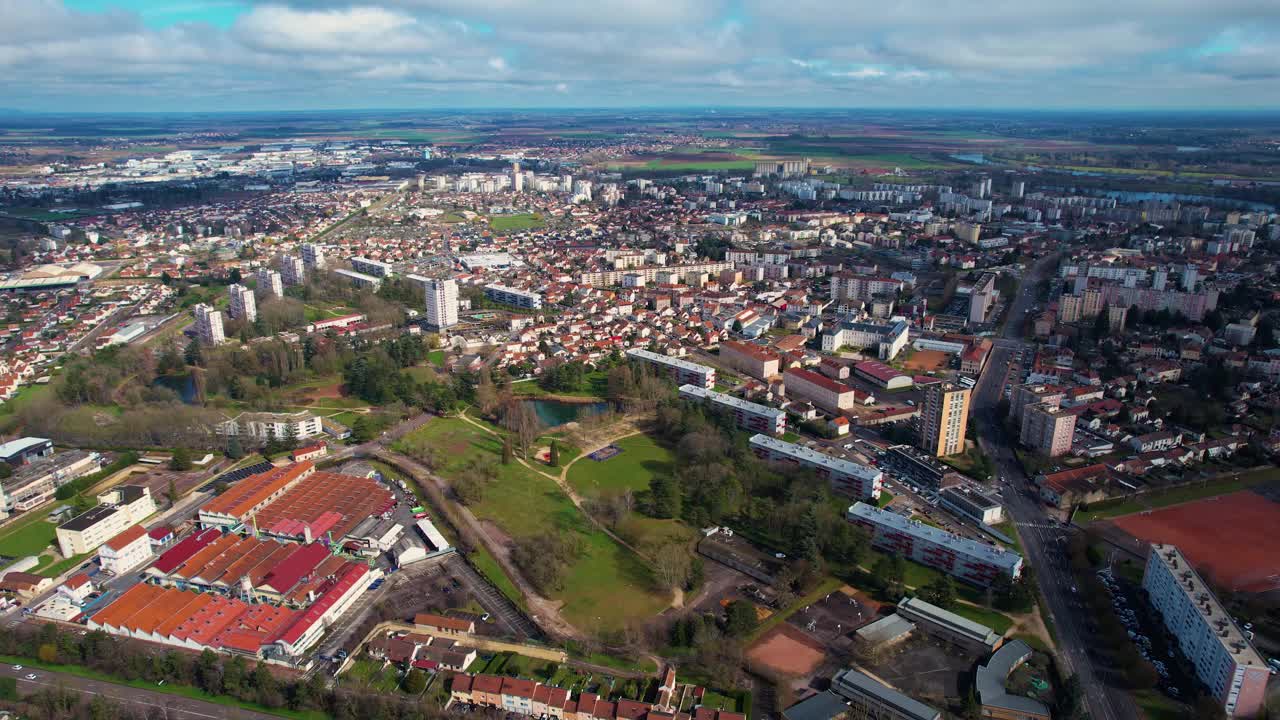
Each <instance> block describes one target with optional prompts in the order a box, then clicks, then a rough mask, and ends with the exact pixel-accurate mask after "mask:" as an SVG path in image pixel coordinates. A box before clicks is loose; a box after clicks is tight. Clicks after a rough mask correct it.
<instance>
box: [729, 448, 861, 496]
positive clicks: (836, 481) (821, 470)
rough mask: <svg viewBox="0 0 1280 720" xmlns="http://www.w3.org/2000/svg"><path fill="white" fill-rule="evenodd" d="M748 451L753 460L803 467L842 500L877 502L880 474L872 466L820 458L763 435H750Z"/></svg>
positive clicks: (812, 452)
mask: <svg viewBox="0 0 1280 720" xmlns="http://www.w3.org/2000/svg"><path fill="white" fill-rule="evenodd" d="M750 443H751V451H752V452H753V453H755V455H756V457H758V458H760V459H762V460H767V461H769V462H776V463H789V464H793V465H799V466H800V467H803V468H807V469H809V470H811V471H813V473H814V474H815V475H816V476H818V477H819V478H821V479H824V480H826V481H828V482H830V483H831V489H832V490H833V491H834V492H836V493H837V494H840V495H844V496H846V497H853V498H860V499H869V500H872V501H874V500H877V499H879V497H880V489H881V485H882V483H883V481H884V473H882V472H880V471H879V470H877V469H876V468H874V467H870V466H868V465H863V464H861V463H856V462H853V461H852V460H845V459H843V458H836V457H831V456H830V455H824V454H823V453H820V452H817V451H816V450H810V449H809V448H807V447H804V446H803V445H796V444H795V443H789V442H784V441H782V440H779V439H777V438H774V437H770V436H768V435H764V434H757V435H752V436H751V441H750Z"/></svg>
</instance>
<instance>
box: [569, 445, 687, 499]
mask: <svg viewBox="0 0 1280 720" xmlns="http://www.w3.org/2000/svg"><path fill="white" fill-rule="evenodd" d="M614 444H615V445H617V446H618V448H619V449H621V450H622V452H621V453H620V454H618V455H615V456H613V457H611V458H609V459H608V460H605V461H603V462H596V461H595V460H592V459H591V458H585V457H584V458H582V459H581V460H579V461H578V462H576V463H574V464H573V467H571V468H569V475H568V480H569V484H570V485H572V486H573V489H574V490H577V491H578V492H579V493H581V494H582V495H583V496H585V497H593V498H598V497H607V496H609V495H617V494H619V493H622V492H624V491H626V490H630V491H632V492H639V491H641V490H648V489H649V481H650V480H652V479H653V478H654V477H655V476H657V475H670V474H671V473H672V472H674V471H675V456H674V455H673V454H672V452H671V451H670V450H668V449H667V448H665V447H663V446H661V445H659V444H658V443H657V441H655V440H654V439H653V438H651V437H649V436H648V435H632V436H631V437H625V438H622V439H621V440H619V441H617V442H616V443H614Z"/></svg>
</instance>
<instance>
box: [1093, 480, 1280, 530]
mask: <svg viewBox="0 0 1280 720" xmlns="http://www.w3.org/2000/svg"><path fill="white" fill-rule="evenodd" d="M1277 479H1280V468H1259V469H1257V470H1250V471H1247V472H1241V473H1232V474H1230V475H1227V476H1224V477H1223V478H1222V479H1219V480H1210V481H1209V482H1207V483H1203V484H1196V485H1189V486H1186V487H1178V488H1173V489H1171V490H1164V491H1154V492H1150V493H1146V494H1144V495H1141V496H1138V497H1134V498H1130V499H1125V498H1119V499H1118V500H1116V501H1115V502H1101V503H1094V505H1093V506H1092V507H1090V508H1089V509H1088V510H1082V511H1080V512H1078V513H1076V515H1075V518H1074V519H1075V522H1077V523H1080V524H1085V523H1090V522H1093V521H1094V520H1104V519H1107V518H1113V517H1119V516H1121V515H1131V514H1133V513H1136V512H1142V511H1144V510H1154V509H1156V508H1162V507H1168V506H1169V505H1177V504H1179V503H1184V502H1191V501H1193V500H1203V499H1204V498H1210V497H1215V496H1217V495H1225V494H1227V493H1233V492H1237V491H1239V490H1245V489H1247V488H1250V487H1253V486H1254V485H1261V484H1263V483H1267V482H1272V481H1275V480H1277Z"/></svg>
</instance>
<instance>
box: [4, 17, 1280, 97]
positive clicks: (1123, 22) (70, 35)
mask: <svg viewBox="0 0 1280 720" xmlns="http://www.w3.org/2000/svg"><path fill="white" fill-rule="evenodd" d="M209 2H210V3H212V4H215V5H217V6H218V7H219V8H221V9H222V10H223V11H227V12H232V13H235V12H238V13H239V14H238V16H235V17H234V19H232V18H231V17H230V16H227V17H226V18H222V17H221V16H220V17H219V19H217V20H215V21H213V22H196V21H193V20H192V18H200V17H201V15H200V14H199V13H196V12H194V11H188V10H184V11H183V12H170V13H166V12H161V11H160V10H162V9H163V8H165V7H172V6H171V5H164V4H163V3H162V2H161V1H160V0H102V4H103V5H104V6H105V7H106V9H103V10H99V11H92V12H91V11H82V10H76V9H72V8H70V7H68V6H67V5H65V4H64V3H63V2H62V0H0V17H3V18H4V22H3V23H0V92H4V93H5V95H6V101H5V104H16V105H18V106H20V107H28V108H31V109H61V110H94V109H177V110H182V109H260V108H261V109H266V108H285V107H321V108H323V107H359V106H370V105H376V106H378V107H392V106H404V107H413V106H421V105H424V104H426V105H433V106H446V107H447V106H463V105H494V106H501V105H537V104H553V103H556V102H563V99H560V98H558V97H556V96H560V95H565V94H568V93H569V92H570V88H572V97H573V100H574V102H578V103H582V104H584V105H653V104H692V105H713V104H717V103H721V102H724V103H729V104H733V103H739V104H750V105H801V106H847V105H868V104H870V105H874V104H880V105H887V106H894V107H901V106H906V105H930V106H932V105H949V104H954V105H965V106H968V105H971V104H972V103H973V102H974V101H975V98H980V99H981V102H983V103H985V104H988V105H991V106H1032V107H1072V106H1076V107H1091V106H1092V107H1107V106H1122V107H1123V106H1133V105H1135V104H1142V105H1146V106H1157V107H1158V106H1182V107H1186V106H1193V107H1235V106H1241V105H1248V106H1257V105H1258V104H1259V103H1271V104H1276V103H1277V102H1280V100H1277V99H1276V98H1280V92H1278V90H1280V88H1278V87H1277V82H1278V81H1280V2H1275V0H1266V1H1265V2H1264V1H1261V0H1217V1H1216V2H1214V3H1206V2H1203V0H1106V1H1104V0H1077V2H1074V3H1062V2H1056V1H1055V2H1049V1H1048V0H986V1H984V2H982V3H972V2H968V1H967V0H966V1H963V2H962V1H961V0H899V1H898V2H894V3H890V4H887V5H886V4H883V3H881V2H880V1H879V0H875V1H874V2H873V0H846V2H844V3H842V4H840V5H839V7H838V9H833V5H832V3H831V2H830V0H787V1H786V2H777V1H776V0H663V1H662V2H654V1H653V0H644V1H639V0H594V1H586V0H561V1H560V2H545V1H543V0H538V1H536V2H534V1H529V0H266V1H263V2H258V1H257V0H233V1H230V2H227V1H224V0H209ZM113 3H114V4H113ZM150 3H155V4H154V5H152V4H150ZM189 4H190V3H189ZM129 7H133V8H141V9H140V10H130V9H128V8H129ZM184 7H186V6H184ZM224 19H225V22H224V21H223V20H224ZM213 23H216V24H213Z"/></svg>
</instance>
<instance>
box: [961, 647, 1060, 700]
mask: <svg viewBox="0 0 1280 720" xmlns="http://www.w3.org/2000/svg"><path fill="white" fill-rule="evenodd" d="M1031 655H1032V651H1031V646H1030V645H1027V644H1026V643H1025V642H1023V641H1021V640H1013V641H1010V642H1007V643H1005V644H1004V645H1002V646H1001V647H1000V649H999V650H997V651H996V652H995V654H993V655H992V656H991V657H990V658H988V659H987V661H986V662H985V663H983V664H982V665H980V666H979V667H978V672H977V675H976V676H975V678H974V686H975V689H976V690H977V692H978V702H979V703H981V704H982V717H984V718H995V719H996V720H1049V707H1048V706H1047V705H1045V704H1044V703H1042V702H1040V701H1039V700H1033V699H1032V698H1029V697H1023V696H1022V695H1014V694H1012V693H1010V692H1008V691H1007V690H1006V689H1005V685H1006V683H1007V682H1008V678H1009V675H1010V673H1012V672H1013V671H1014V670H1017V669H1018V666H1020V665H1022V664H1023V663H1025V662H1026V661H1028V660H1030V659H1031Z"/></svg>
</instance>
